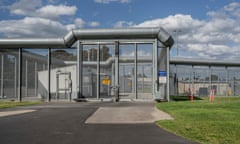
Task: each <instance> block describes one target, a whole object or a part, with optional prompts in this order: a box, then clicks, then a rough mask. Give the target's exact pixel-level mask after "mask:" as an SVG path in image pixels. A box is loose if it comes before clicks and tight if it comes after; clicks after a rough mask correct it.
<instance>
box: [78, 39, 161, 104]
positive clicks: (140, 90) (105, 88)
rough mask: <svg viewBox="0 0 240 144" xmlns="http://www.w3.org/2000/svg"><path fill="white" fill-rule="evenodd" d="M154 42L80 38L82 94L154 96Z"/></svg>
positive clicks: (107, 96)
mask: <svg viewBox="0 0 240 144" xmlns="http://www.w3.org/2000/svg"><path fill="white" fill-rule="evenodd" d="M154 42H155V41H154V40H145V41H142V40H139V41H135V42H128V41H115V42H101V43H96V42H92V41H80V44H81V45H80V46H79V48H81V49H80V52H79V53H80V54H81V55H80V56H82V59H80V64H79V66H80V67H79V71H80V72H79V82H80V84H79V85H80V94H81V95H80V97H83V98H88V99H91V98H94V99H107V98H110V99H118V98H120V99H130V100H131V99H153V98H154V97H153V91H154V89H153V85H154V82H155V81H154V80H153V79H154V74H153V72H154V69H155V71H157V67H155V68H154V67H153V61H154V59H155V58H156V57H153V49H154ZM155 61H156V60H155ZM155 79H156V78H155ZM116 97H117V98H116Z"/></svg>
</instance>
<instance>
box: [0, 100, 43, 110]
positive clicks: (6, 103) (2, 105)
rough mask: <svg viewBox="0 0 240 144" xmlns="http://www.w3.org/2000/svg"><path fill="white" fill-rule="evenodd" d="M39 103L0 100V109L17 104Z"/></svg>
mask: <svg viewBox="0 0 240 144" xmlns="http://www.w3.org/2000/svg"><path fill="white" fill-rule="evenodd" d="M39 103H41V102H40V101H25V102H11V101H0V109H4V108H13V107H17V106H30V105H35V104H39Z"/></svg>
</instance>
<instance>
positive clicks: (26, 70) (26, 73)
mask: <svg viewBox="0 0 240 144" xmlns="http://www.w3.org/2000/svg"><path fill="white" fill-rule="evenodd" d="M25 63H26V64H25V65H26V67H25V68H26V69H25V97H28V60H27V59H26V62H25Z"/></svg>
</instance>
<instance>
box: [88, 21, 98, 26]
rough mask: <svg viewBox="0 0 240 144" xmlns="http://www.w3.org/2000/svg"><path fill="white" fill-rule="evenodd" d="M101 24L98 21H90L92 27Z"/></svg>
mask: <svg viewBox="0 0 240 144" xmlns="http://www.w3.org/2000/svg"><path fill="white" fill-rule="evenodd" d="M99 25H100V23H99V22H97V21H93V22H89V26H91V27H97V26H99Z"/></svg>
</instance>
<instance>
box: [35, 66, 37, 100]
mask: <svg viewBox="0 0 240 144" xmlns="http://www.w3.org/2000/svg"><path fill="white" fill-rule="evenodd" d="M37 67H38V64H37V62H35V96H36V97H37V94H38V93H37V92H38V73H37Z"/></svg>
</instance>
